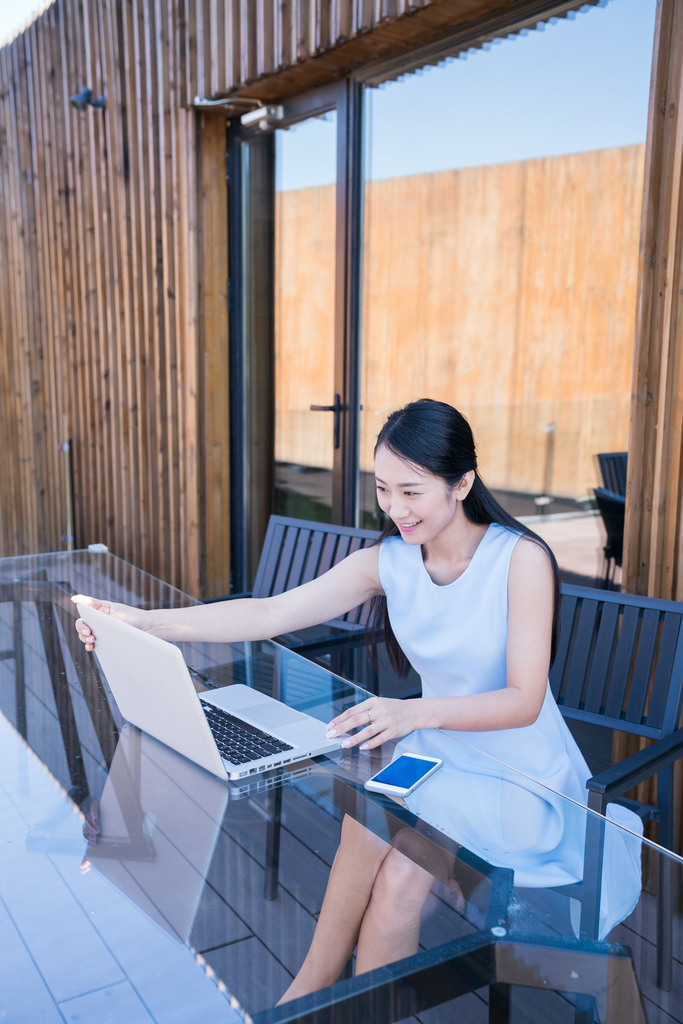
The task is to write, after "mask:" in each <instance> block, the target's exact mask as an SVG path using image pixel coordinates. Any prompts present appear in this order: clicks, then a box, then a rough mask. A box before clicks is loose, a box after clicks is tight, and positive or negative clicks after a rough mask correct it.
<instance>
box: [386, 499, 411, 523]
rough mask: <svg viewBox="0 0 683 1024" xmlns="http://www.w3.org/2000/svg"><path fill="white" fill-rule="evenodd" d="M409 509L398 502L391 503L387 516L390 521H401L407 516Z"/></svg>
mask: <svg viewBox="0 0 683 1024" xmlns="http://www.w3.org/2000/svg"><path fill="white" fill-rule="evenodd" d="M409 512H410V509H409V508H407V507H406V506H405V505H403V504H402V503H400V502H397V501H392V503H391V508H390V509H389V515H390V516H391V518H392V519H403V518H404V517H405V516H407V515H408V513H409Z"/></svg>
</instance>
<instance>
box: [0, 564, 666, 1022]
mask: <svg viewBox="0 0 683 1024" xmlns="http://www.w3.org/2000/svg"><path fill="white" fill-rule="evenodd" d="M86 584H87V589H95V587H97V590H98V592H99V593H104V592H106V593H109V594H110V595H111V596H112V597H114V596H117V597H119V598H120V599H122V600H126V601H127V602H128V603H135V604H143V603H145V602H148V601H149V602H153V603H154V604H157V605H162V604H167V605H168V604H176V605H177V604H181V603H184V602H187V603H191V602H190V599H188V598H184V597H183V595H180V594H178V592H177V591H174V590H173V589H172V588H168V587H165V586H164V585H163V584H161V583H159V582H158V581H154V580H152V579H151V578H150V577H148V576H145V575H144V574H143V573H140V572H139V571H138V570H134V569H133V567H131V566H126V565H125V564H124V563H122V562H120V561H119V560H117V559H115V558H113V557H112V556H110V555H87V554H85V553H82V552H75V553H73V554H71V553H69V554H65V555H57V556H38V557H36V558H32V559H29V558H26V559H12V560H9V559H8V560H4V561H3V562H0V587H1V588H2V594H0V650H2V651H3V652H4V657H3V659H2V660H1V661H0V710H1V711H2V718H0V733H1V734H2V735H1V738H0V762H1V763H2V776H1V783H2V787H1V789H0V799H2V820H3V828H2V841H1V842H0V851H1V852H0V856H1V857H2V865H0V899H1V900H2V903H1V904H0V908H1V909H2V911H3V919H2V925H1V926H0V941H1V942H2V949H3V968H4V970H3V986H2V992H1V994H0V1010H2V1012H3V1014H4V1016H5V1019H7V1020H10V1021H11V1020H37V1019H43V1020H46V1021H52V1020H54V1021H63V1020H67V1021H72V1020H73V1021H75V1020H76V1019H78V1020H79V1021H81V1022H84V1021H85V1022H88V1021H93V1022H94V1021H96V1020H97V1021H98V1024H99V1022H100V1021H102V1020H103V1019H112V1020H126V1021H129V1020H144V1021H148V1020H154V1021H159V1022H160V1024H166V1022H170V1021H175V1020H178V1019H182V1020H183V1021H194V1020H197V1021H199V1020H201V1021H203V1022H212V1021H237V1020H240V1019H242V1020H245V1019H248V1018H253V1019H256V1020H257V1021H258V1022H259V1024H266V1022H277V1021H280V1022H284V1021H295V1020H312V1019H313V1017H312V1015H313V1013H315V1014H316V1017H315V1019H316V1020H318V1021H327V1020H329V1021H365V1020H368V1021H373V1022H375V1021H377V1022H387V1024H388V1022H390V1021H398V1020H402V1019H406V1018H411V1019H413V1020H419V1021H424V1022H429V1024H432V1022H440V1021H443V1022H446V1021H457V1020H460V1019H467V1020H472V1021H481V1022H482V1024H483V1022H485V1021H487V1020H497V1021H503V1020H506V1019H509V1020H512V1021H515V1020H522V1019H523V1020H528V1021H539V1022H545V1021H548V1020H552V1021H553V1022H556V1021H557V1022H560V1024H561V1022H563V1021H567V1022H570V1021H575V1020H579V1021H582V1022H584V1024H588V1022H591V1021H600V1022H601V1024H602V1022H605V1021H610V1022H614V1024H617V1022H618V1024H622V1022H630V1021H633V1022H636V1021H643V1022H644V1021H646V1020H647V1021H648V1022H649V1024H653V1022H657V1024H658V1022H660V1021H661V1022H662V1024H663V1022H665V1021H666V1022H670V1021H672V1020H674V1021H675V1020H678V1019H680V1018H681V1012H680V1006H681V1002H682V1000H681V988H682V983H681V956H682V948H681V917H680V905H681V893H682V890H683V886H682V882H683V879H682V878H681V867H682V863H683V862H681V860H680V858H677V857H675V856H673V855H671V854H668V853H666V852H665V851H663V850H661V849H660V848H658V847H656V846H654V845H653V844H652V843H649V842H648V841H646V840H643V839H642V838H641V837H639V836H636V835H634V834H632V833H630V832H628V831H627V830H625V829H623V828H621V827H620V826H618V825H617V824H615V823H612V822H610V821H607V820H606V819H604V818H602V817H601V816H599V815H596V814H593V813H592V812H588V811H587V810H586V809H585V808H584V807H583V806H582V805H581V804H580V803H577V802H574V801H572V800H569V799H567V798H566V797H563V796H560V795H559V794H557V793H554V792H552V791H551V790H549V789H547V788H546V787H543V786H540V785H539V784H538V783H535V782H534V781H533V780H532V779H529V778H526V777H524V776H522V775H521V774H520V773H519V772H515V771H514V769H512V768H509V767H507V766H506V765H504V764H502V763H501V762H499V761H497V760H495V759H494V758H492V757H490V756H488V755H487V754H484V753H482V752H480V751H478V750H476V749H475V747H474V746H472V745H468V744H463V743H460V742H459V741H458V740H456V739H455V738H452V737H450V738H449V739H451V740H452V743H453V748H452V754H451V763H452V767H450V768H444V769H442V770H441V771H440V772H439V773H437V775H436V776H434V778H433V779H432V780H429V781H428V782H427V783H425V784H424V785H423V786H422V787H420V788H419V789H418V790H417V791H416V792H415V793H414V794H413V795H412V796H411V797H409V798H408V800H407V801H406V803H407V806H406V805H405V804H404V803H399V802H396V801H394V800H391V799H389V798H388V797H385V796H383V795H381V794H376V793H374V794H372V793H369V792H368V791H367V790H365V789H364V782H365V781H366V780H367V779H368V778H369V777H370V776H371V775H373V774H375V773H376V772H377V771H378V770H379V769H380V768H381V766H382V764H383V763H386V762H388V761H389V760H390V759H391V757H392V755H393V750H392V749H390V747H389V745H387V746H386V747H385V748H383V749H382V750H381V751H370V752H360V751H358V750H357V749H356V748H354V749H353V750H351V751H347V752H345V753H344V756H343V757H342V756H339V757H335V758H318V759H314V760H309V761H303V762H298V763H295V764H293V765H290V766H287V767H286V768H284V769H282V770H280V771H276V772H269V773H264V774H260V775H258V776H257V777H256V778H253V779H249V778H246V779H240V780H238V781H237V782H234V783H227V784H224V783H221V782H218V781H217V780H215V779H214V778H212V777H211V776H210V775H208V774H207V773H205V772H204V771H203V770H201V769H199V768H197V767H196V766H194V765H193V764H191V763H190V762H188V761H187V760H186V759H185V758H183V757H182V756H180V755H179V754H176V753H175V752H174V751H172V750H170V749H169V748H167V747H164V746H163V745H161V744H159V743H158V742H157V741H155V740H152V739H151V738H150V737H147V736H145V735H144V734H141V733H140V732H139V731H137V730H135V729H132V728H131V727H129V726H126V725H125V724H124V723H123V722H122V720H121V717H120V714H119V712H118V709H117V707H116V705H115V703H114V701H113V698H112V697H111V695H110V694H109V691H108V687H107V683H106V680H105V679H104V678H102V676H101V675H100V673H99V670H98V668H97V663H96V661H95V660H94V659H93V658H91V657H90V656H88V655H87V654H86V653H85V652H84V651H83V648H82V645H81V644H80V642H79V641H78V640H77V638H76V634H75V631H74V630H73V623H74V619H75V616H74V612H73V609H72V605H71V602H70V600H69V595H70V594H71V593H72V592H74V591H76V590H82V589H86ZM184 653H185V657H186V659H187V661H188V663H189V664H190V665H192V667H193V669H195V670H196V672H197V676H196V678H197V679H199V678H201V679H202V680H203V683H201V685H203V686H205V687H216V686H219V687H221V686H230V685H232V684H234V683H237V682H239V683H243V684H246V685H249V686H251V687H254V688H255V689H257V690H259V691H260V692H262V693H267V694H269V695H272V696H277V697H278V698H279V699H280V700H282V701H283V702H284V703H285V704H287V705H288V706H290V707H292V708H296V709H297V710H305V711H307V712H308V713H309V714H311V715H313V717H316V718H319V719H320V720H321V721H329V720H330V718H331V717H332V715H333V714H335V713H337V714H338V713H339V712H340V711H341V710H342V709H344V708H346V707H348V706H349V705H352V704H355V703H358V702H359V701H362V700H364V699H365V697H366V693H365V691H363V690H362V689H360V688H359V687H357V686H355V685H353V684H352V683H349V682H347V681H345V680H342V679H340V678H339V677H337V676H335V675H333V674H332V673H330V672H329V671H327V670H326V669H324V668H323V667H321V666H319V665H315V664H313V663H311V662H308V661H306V660H305V659H303V658H301V657H300V656H298V655H297V654H296V653H295V652H293V651H287V650H285V649H283V648H281V647H279V646H278V645H276V644H274V643H272V642H269V641H266V642H262V643H251V644H233V645H220V644H211V645H208V644H207V645H204V644H195V645H184ZM198 685H200V684H199V683H198ZM446 793H447V796H448V800H449V807H448V814H447V817H444V818H443V821H442V820H441V818H439V816H438V815H439V813H441V811H442V807H443V802H444V794H446ZM520 794H523V795H522V796H520ZM435 795H436V796H437V797H438V799H436V805H437V806H436V811H435V807H434V806H433V805H434V803H435V800H434V798H435ZM521 801H523V802H524V806H523V807H522V806H521ZM511 808H514V813H513V814H510V813H509V812H510V809H511ZM86 815H87V818H86ZM345 816H348V817H349V819H351V820H352V822H356V823H358V824H360V825H363V826H364V827H365V828H366V829H368V830H369V832H370V833H371V834H372V835H374V836H375V837H376V839H377V842H378V847H379V848H383V847H381V844H382V843H385V844H387V846H386V849H387V850H389V849H391V850H394V851H397V852H398V853H400V854H403V855H404V856H405V857H407V858H408V859H409V860H410V861H412V862H413V863H415V864H419V865H420V866H421V867H423V868H425V869H426V871H428V872H429V874H430V875H431V876H432V878H433V883H432V885H431V891H430V892H429V894H428V896H427V899H426V902H425V904H424V908H423V911H422V919H421V928H420V935H419V948H418V951H417V953H416V954H415V955H414V956H410V957H408V958H406V959H403V960H401V961H399V962H396V963H393V964H390V965H388V966H387V967H384V968H381V969H380V970H377V971H370V972H368V973H366V974H362V975H359V976H354V961H353V957H352V958H351V960H350V962H349V964H348V965H347V968H346V970H345V971H344V972H343V975H344V976H343V977H342V978H340V979H339V981H338V982H337V983H336V984H333V985H332V986H331V987H330V988H328V989H326V990H323V991H321V992H318V993H314V994H313V995H312V996H309V997H306V998H304V999H301V1000H296V1001H294V1002H290V1003H287V1004H284V1005H283V1006H279V1007H275V1004H276V1003H277V1001H278V999H279V998H280V997H281V996H282V994H283V992H284V991H285V990H286V989H287V987H288V986H289V984H290V982H291V980H292V978H293V976H294V975H295V974H296V973H297V971H298V970H299V968H300V966H301V964H302V962H303V960H304V957H305V956H306V953H307V951H308V948H309V946H310V943H311V939H312V936H313V933H314V929H315V926H316V920H317V916H318V914H319V911H320V908H321V904H322V900H323V897H324V894H325V889H326V886H327V881H328V877H329V872H330V867H331V864H332V861H333V859H334V856H335V853H336V850H337V846H338V842H339V834H340V828H341V827H342V822H343V819H344V817H345ZM442 817H443V815H442ZM430 822H436V824H434V823H430ZM84 832H85V835H86V836H88V837H90V838H89V839H86V838H84V834H83V833H84ZM667 972H670V978H669V982H668V983H667V984H663V983H662V979H666V975H667ZM658 981H659V983H660V986H661V987H658ZM107 1014H108V1015H109V1016H108V1017H107V1016H106V1015H107Z"/></svg>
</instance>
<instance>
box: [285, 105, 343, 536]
mask: <svg viewBox="0 0 683 1024" xmlns="http://www.w3.org/2000/svg"><path fill="white" fill-rule="evenodd" d="M336 122H337V118H336V112H335V111H331V112H330V113H327V114H325V115H324V116H323V117H315V118H310V119H309V120H307V121H303V122H301V123H299V124H297V125H294V126H293V127H291V128H289V129H278V131H277V132H276V141H275V168H276V171H275V174H276V178H275V180H276V195H275V511H276V513H278V514H279V515H289V516H295V517H298V518H302V519H315V520H318V521H320V522H330V520H331V510H332V460H333V454H334V449H333V430H334V422H333V414H332V413H331V412H312V411H311V405H323V406H328V405H332V403H333V401H334V268H335V204H336V196H335V185H336V177H337V123H336Z"/></svg>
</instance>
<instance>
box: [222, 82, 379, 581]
mask: <svg viewBox="0 0 683 1024" xmlns="http://www.w3.org/2000/svg"><path fill="white" fill-rule="evenodd" d="M361 105H362V85H360V84H359V83H357V82H355V81H352V80H348V79H347V80H343V81H341V82H336V83H334V84H333V85H330V86H325V87H324V88H322V89H318V90H316V91H315V92H310V93H307V94H305V95H302V96H296V97H293V98H292V99H289V100H287V101H285V103H284V104H283V106H284V119H283V120H282V121H281V122H278V125H277V127H283V128H284V127H288V126H289V125H293V124H296V123H297V122H298V121H304V120H306V119H308V118H310V117H315V116H316V115H319V114H323V113H326V112H328V111H330V110H333V109H336V111H337V185H336V190H337V191H336V196H337V199H336V237H335V310H334V325H335V326H334V329H335V342H334V344H335V358H334V384H333V392H334V393H333V394H331V395H330V396H329V401H330V406H335V407H336V409H335V411H333V413H332V416H333V419H330V423H329V429H330V431H333V432H334V435H335V448H334V462H333V471H332V481H333V482H332V521H333V522H334V523H337V524H339V525H343V526H355V525H356V518H357V504H358V503H357V469H358V430H359V423H358V411H359V405H358V402H359V379H358V365H359V361H358V340H359V339H358V334H359V310H360V252H359V245H360V232H361V196H362V162H361V139H362V134H361ZM227 177H228V221H229V223H228V229H229V231H228V233H229V267H230V278H229V281H228V304H229V325H230V375H231V381H230V406H231V408H230V430H231V437H230V458H231V466H232V472H231V524H232V525H231V565H232V567H233V568H232V573H231V575H232V591H233V593H235V592H238V593H239V592H246V591H248V590H249V589H250V587H251V584H252V582H253V579H254V575H255V572H256V567H257V564H258V555H259V552H260V548H261V544H262V541H263V536H264V535H265V530H266V527H267V522H268V517H269V515H270V513H271V512H272V511H273V497H274V451H273V446H274V402H275V386H274V377H275V375H274V330H273V328H274V307H273V298H274V244H273V241H274V229H275V223H274V194H275V159H274V130H273V131H267V132H263V131H261V130H260V129H259V128H258V127H255V128H244V127H243V126H242V125H241V124H240V122H239V120H238V119H236V120H235V121H233V122H232V124H231V125H230V126H229V129H228V150H227ZM336 396H338V398H337V397H336Z"/></svg>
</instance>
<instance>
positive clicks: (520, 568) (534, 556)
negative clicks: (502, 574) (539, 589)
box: [510, 535, 553, 585]
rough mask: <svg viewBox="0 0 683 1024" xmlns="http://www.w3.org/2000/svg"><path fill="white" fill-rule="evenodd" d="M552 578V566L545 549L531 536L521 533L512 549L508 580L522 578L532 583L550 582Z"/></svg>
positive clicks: (514, 580)
mask: <svg viewBox="0 0 683 1024" xmlns="http://www.w3.org/2000/svg"><path fill="white" fill-rule="evenodd" d="M552 578H553V567H552V564H551V561H550V556H549V554H548V551H547V549H546V548H545V547H544V546H543V545H542V544H539V542H538V541H537V540H535V539H534V538H533V537H526V536H524V535H522V536H521V537H520V538H519V540H518V541H517V543H516V544H515V546H514V548H513V551H512V558H511V559H510V581H511V582H516V581H517V580H521V579H524V580H525V581H528V582H529V583H530V584H532V585H533V584H534V583H548V582H551V581H552Z"/></svg>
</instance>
